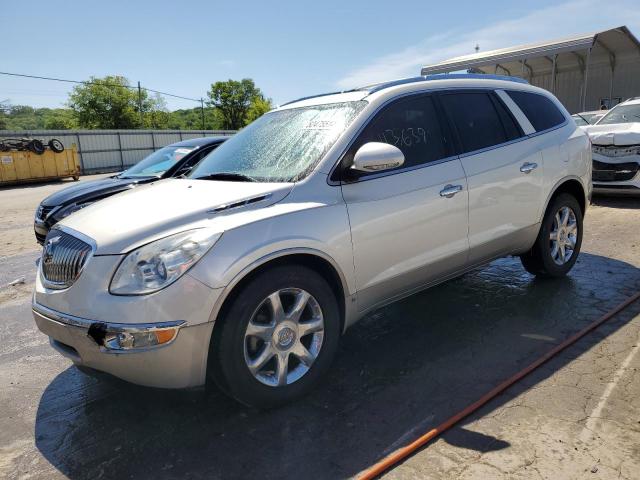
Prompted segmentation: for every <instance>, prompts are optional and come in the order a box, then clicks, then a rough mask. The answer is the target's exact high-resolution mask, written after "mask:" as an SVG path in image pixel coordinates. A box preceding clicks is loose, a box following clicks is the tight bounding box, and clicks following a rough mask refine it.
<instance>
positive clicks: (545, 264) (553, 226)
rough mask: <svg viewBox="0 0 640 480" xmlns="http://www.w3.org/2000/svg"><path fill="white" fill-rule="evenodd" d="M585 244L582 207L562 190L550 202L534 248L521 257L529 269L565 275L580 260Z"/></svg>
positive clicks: (547, 274)
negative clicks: (583, 240)
mask: <svg viewBox="0 0 640 480" xmlns="http://www.w3.org/2000/svg"><path fill="white" fill-rule="evenodd" d="M581 245H582V209H581V208H580V204H579V203H578V201H577V200H576V199H575V197H574V196H573V195H569V194H567V193H562V194H560V195H558V196H557V197H556V198H555V199H554V200H553V201H552V202H551V205H549V208H547V211H546V213H545V216H544V218H543V220H542V225H541V226H540V232H539V233H538V238H537V239H536V243H535V244H534V246H533V248H532V249H531V250H530V251H528V252H527V253H525V254H524V255H521V256H520V260H521V261H522V265H523V266H524V268H525V269H526V270H527V271H528V272H529V273H532V274H534V275H537V276H542V277H563V276H565V275H566V274H567V273H569V270H571V269H572V268H573V265H574V264H575V263H576V260H577V259H578V254H579V253H580V246H581Z"/></svg>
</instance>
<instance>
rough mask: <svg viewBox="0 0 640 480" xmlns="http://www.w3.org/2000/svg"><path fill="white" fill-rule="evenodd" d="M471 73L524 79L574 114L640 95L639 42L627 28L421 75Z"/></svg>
mask: <svg viewBox="0 0 640 480" xmlns="http://www.w3.org/2000/svg"><path fill="white" fill-rule="evenodd" d="M461 70H468V71H472V72H476V73H493V74H496V73H497V74H506V75H511V76H517V77H522V78H524V79H526V80H527V81H528V82H529V83H531V84H532V85H536V86H538V87H542V88H545V89H547V90H549V91H551V92H553V93H554V94H555V95H556V96H557V97H558V98H559V99H560V101H561V102H562V103H563V104H564V105H565V107H566V108H567V109H568V110H569V111H570V112H571V113H576V112H581V111H587V110H597V109H599V108H600V106H601V104H603V103H604V104H605V105H607V106H613V105H615V104H616V103H618V102H619V101H623V100H626V99H627V98H629V97H633V96H640V42H639V41H638V39H637V38H636V37H635V36H634V35H633V34H632V33H631V32H630V31H629V29H628V28H627V27H626V26H622V27H618V28H612V29H610V30H604V31H601V32H595V33H589V34H586V35H576V36H573V37H570V38H565V39H562V40H555V41H548V42H541V43H536V44H530V45H521V46H516V47H510V48H502V49H499V50H492V51H488V52H478V53H475V54H471V55H465V56H462V57H456V58H452V59H450V60H446V61H444V62H440V63H437V64H434V65H426V66H424V67H422V75H428V74H435V73H449V72H457V71H461Z"/></svg>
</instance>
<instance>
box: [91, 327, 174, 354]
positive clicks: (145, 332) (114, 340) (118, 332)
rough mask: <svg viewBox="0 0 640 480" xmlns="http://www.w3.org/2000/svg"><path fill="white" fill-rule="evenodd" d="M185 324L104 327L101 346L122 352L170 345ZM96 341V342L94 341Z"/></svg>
mask: <svg viewBox="0 0 640 480" xmlns="http://www.w3.org/2000/svg"><path fill="white" fill-rule="evenodd" d="M184 323H185V322H164V323H155V324H153V323H151V324H143V325H127V326H123V325H122V324H120V325H118V324H111V325H108V324H107V325H105V327H104V330H105V335H104V340H103V341H102V343H101V346H103V347H104V348H106V349H107V350H115V351H118V350H119V351H123V350H136V349H147V348H153V347H159V346H161V345H166V344H168V343H171V342H172V341H173V340H174V339H175V338H176V336H177V335H178V330H179V329H180V327H181V326H182V325H184ZM96 341H97V340H96Z"/></svg>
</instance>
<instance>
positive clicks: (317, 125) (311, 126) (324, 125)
mask: <svg viewBox="0 0 640 480" xmlns="http://www.w3.org/2000/svg"><path fill="white" fill-rule="evenodd" d="M335 126H336V122H335V121H334V120H311V121H310V122H309V123H307V124H306V125H305V126H304V127H303V128H304V130H331V129H333V128H335Z"/></svg>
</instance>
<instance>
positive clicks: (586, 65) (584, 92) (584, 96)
mask: <svg viewBox="0 0 640 480" xmlns="http://www.w3.org/2000/svg"><path fill="white" fill-rule="evenodd" d="M590 60H591V48H589V49H588V50H587V59H586V60H585V62H584V88H583V89H582V111H583V112H584V111H585V110H586V109H587V107H586V105H587V81H588V79H589V61H590Z"/></svg>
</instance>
